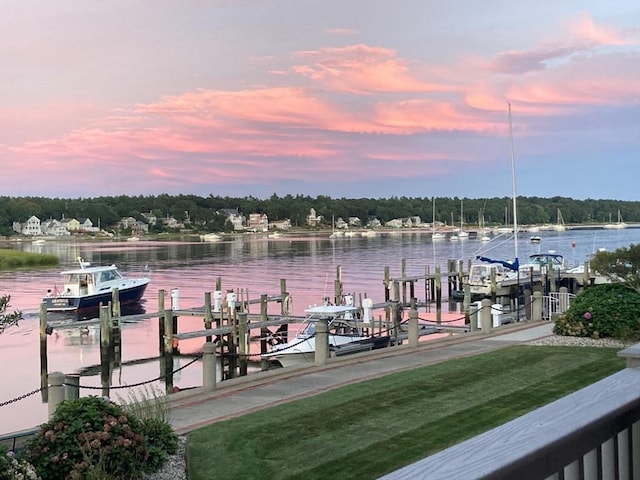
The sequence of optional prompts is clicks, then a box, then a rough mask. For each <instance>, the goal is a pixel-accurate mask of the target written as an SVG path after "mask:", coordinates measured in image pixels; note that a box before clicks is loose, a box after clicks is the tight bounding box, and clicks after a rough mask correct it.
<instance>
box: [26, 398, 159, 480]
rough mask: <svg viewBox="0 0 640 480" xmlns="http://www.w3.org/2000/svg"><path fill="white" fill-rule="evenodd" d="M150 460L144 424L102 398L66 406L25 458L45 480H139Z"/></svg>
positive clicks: (29, 445)
mask: <svg viewBox="0 0 640 480" xmlns="http://www.w3.org/2000/svg"><path fill="white" fill-rule="evenodd" d="M148 457H149V451H148V448H147V444H146V440H145V437H144V434H143V427H142V425H141V423H140V422H139V421H138V420H137V419H136V418H135V417H134V416H133V415H129V414H127V413H125V412H124V411H123V410H122V408H121V407H120V406H118V405H116V404H115V403H113V402H110V401H109V400H108V399H103V398H101V397H83V398H80V399H78V400H67V401H64V402H62V403H61V404H60V405H59V406H58V408H57V410H56V412H55V414H54V416H53V418H52V419H51V420H50V421H49V422H47V423H45V424H43V425H41V426H40V428H39V430H38V433H37V434H36V435H35V436H34V437H33V438H32V439H30V440H29V441H28V442H27V445H26V458H27V460H29V461H30V462H31V463H32V464H33V465H34V466H35V468H36V471H37V472H38V474H39V475H40V476H41V477H42V479H43V480H49V479H60V478H64V479H88V478H96V473H98V472H106V473H108V475H109V476H112V477H113V478H117V479H122V480H127V479H135V478H139V477H140V476H141V475H142V473H143V472H145V471H146V464H145V462H146V461H147V459H148ZM105 478H108V477H105Z"/></svg>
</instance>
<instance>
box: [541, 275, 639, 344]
mask: <svg viewBox="0 0 640 480" xmlns="http://www.w3.org/2000/svg"><path fill="white" fill-rule="evenodd" d="M553 332H554V333H555V334H557V335H570V336H576V337H592V338H604V337H614V338H618V339H621V340H635V339H639V338H640V293H639V292H637V291H635V290H633V289H631V288H629V287H628V286H626V285H625V284H623V283H611V284H604V285H595V286H593V287H590V288H588V289H586V290H584V291H583V292H581V293H580V294H579V295H578V296H576V298H574V299H573V300H572V301H571V305H570V306H569V309H568V310H567V311H566V312H565V313H564V315H562V316H561V317H560V318H559V319H558V320H557V321H556V324H555V326H554V329H553Z"/></svg>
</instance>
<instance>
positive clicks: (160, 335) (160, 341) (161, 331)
mask: <svg viewBox="0 0 640 480" xmlns="http://www.w3.org/2000/svg"><path fill="white" fill-rule="evenodd" d="M158 311H159V312H160V314H161V315H160V316H159V317H158V351H159V352H160V355H162V353H163V352H164V316H165V311H164V290H158Z"/></svg>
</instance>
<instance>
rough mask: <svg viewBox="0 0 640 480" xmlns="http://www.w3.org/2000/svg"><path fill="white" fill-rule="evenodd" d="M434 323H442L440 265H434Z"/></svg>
mask: <svg viewBox="0 0 640 480" xmlns="http://www.w3.org/2000/svg"><path fill="white" fill-rule="evenodd" d="M435 281H436V322H437V323H442V273H441V272H440V265H436V278H435Z"/></svg>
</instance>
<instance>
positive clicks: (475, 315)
mask: <svg viewBox="0 0 640 480" xmlns="http://www.w3.org/2000/svg"><path fill="white" fill-rule="evenodd" d="M478 303H479V302H473V306H472V307H470V310H471V312H470V313H469V327H470V331H472V332H477V331H478V325H479V324H480V319H479V315H480V308H482V307H478Z"/></svg>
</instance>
